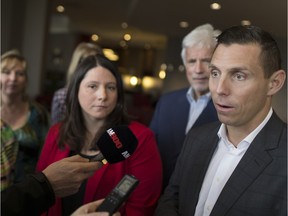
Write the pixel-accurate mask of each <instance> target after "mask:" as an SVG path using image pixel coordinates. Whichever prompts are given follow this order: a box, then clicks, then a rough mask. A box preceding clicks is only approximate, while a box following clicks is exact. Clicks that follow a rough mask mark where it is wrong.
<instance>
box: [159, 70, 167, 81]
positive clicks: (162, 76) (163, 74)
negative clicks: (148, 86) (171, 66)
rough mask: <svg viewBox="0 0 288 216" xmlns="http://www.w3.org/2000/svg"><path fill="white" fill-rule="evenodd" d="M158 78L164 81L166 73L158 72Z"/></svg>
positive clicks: (163, 71)
mask: <svg viewBox="0 0 288 216" xmlns="http://www.w3.org/2000/svg"><path fill="white" fill-rule="evenodd" d="M158 76H159V78H160V79H165V77H166V71H165V70H160V71H159V74H158Z"/></svg>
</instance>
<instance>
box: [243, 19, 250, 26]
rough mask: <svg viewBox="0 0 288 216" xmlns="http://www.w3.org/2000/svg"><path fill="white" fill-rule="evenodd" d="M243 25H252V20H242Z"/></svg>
mask: <svg viewBox="0 0 288 216" xmlns="http://www.w3.org/2000/svg"><path fill="white" fill-rule="evenodd" d="M241 25H243V26H247V25H251V21H250V20H242V21H241Z"/></svg>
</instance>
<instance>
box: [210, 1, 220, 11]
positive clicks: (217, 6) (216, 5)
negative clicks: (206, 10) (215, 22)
mask: <svg viewBox="0 0 288 216" xmlns="http://www.w3.org/2000/svg"><path fill="white" fill-rule="evenodd" d="M210 8H211V9H212V10H220V9H221V5H220V4H219V3H216V2H215V3H212V4H211V5H210Z"/></svg>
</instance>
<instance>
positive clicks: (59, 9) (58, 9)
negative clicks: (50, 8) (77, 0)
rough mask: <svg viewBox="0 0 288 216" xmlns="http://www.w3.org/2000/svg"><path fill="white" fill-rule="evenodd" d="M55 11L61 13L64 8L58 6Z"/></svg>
mask: <svg viewBox="0 0 288 216" xmlns="http://www.w3.org/2000/svg"><path fill="white" fill-rule="evenodd" d="M56 10H57V11H58V12H59V13H63V12H64V11H65V7H64V6H63V5H58V6H57V7H56Z"/></svg>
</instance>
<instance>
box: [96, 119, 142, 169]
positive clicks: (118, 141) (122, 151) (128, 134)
mask: <svg viewBox="0 0 288 216" xmlns="http://www.w3.org/2000/svg"><path fill="white" fill-rule="evenodd" d="M137 145H138V140H137V138H136V137H135V135H134V134H133V132H132V131H131V130H130V129H129V127H128V126H126V125H118V126H115V127H111V128H109V129H107V130H106V131H105V132H104V133H103V134H102V135H101V136H100V138H99V140H98V141H97V146H98V148H99V150H100V151H101V153H102V154H103V156H104V158H105V159H106V160H107V161H108V163H110V164H113V163H117V162H120V161H123V160H125V159H127V158H128V157H130V156H131V155H132V154H133V152H134V151H135V150H136V148H137Z"/></svg>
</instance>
